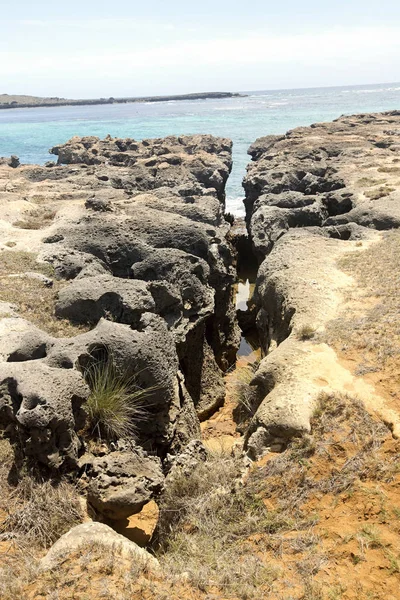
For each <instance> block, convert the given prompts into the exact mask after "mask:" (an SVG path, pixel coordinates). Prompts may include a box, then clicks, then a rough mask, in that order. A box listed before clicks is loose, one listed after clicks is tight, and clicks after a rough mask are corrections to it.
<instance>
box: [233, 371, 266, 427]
mask: <svg viewBox="0 0 400 600" xmlns="http://www.w3.org/2000/svg"><path fill="white" fill-rule="evenodd" d="M258 365H259V363H258V362H257V361H256V362H248V363H247V364H244V365H243V366H238V367H236V369H235V371H234V373H233V375H232V377H231V387H230V395H231V398H232V400H233V402H234V403H235V404H236V407H235V408H234V409H233V418H234V420H235V423H236V424H237V426H238V427H237V428H238V430H239V431H242V432H243V433H244V431H245V430H246V428H247V425H248V423H249V421H250V419H251V418H252V417H253V416H254V414H255V413H256V411H257V409H258V407H259V405H260V402H261V401H262V399H263V398H262V397H261V396H260V392H259V390H258V388H257V386H254V385H251V381H252V379H253V377H254V374H255V372H256V370H257V368H258Z"/></svg>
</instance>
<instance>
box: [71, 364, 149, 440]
mask: <svg viewBox="0 0 400 600" xmlns="http://www.w3.org/2000/svg"><path fill="white" fill-rule="evenodd" d="M83 375H84V377H85V380H86V382H87V384H88V385H89V387H90V390H91V392H90V396H89V398H88V400H87V402H86V405H85V406H86V410H87V413H88V419H89V424H88V427H89V429H90V433H91V435H95V436H96V437H98V438H100V439H106V440H109V441H111V440H115V439H119V438H129V437H135V436H136V435H137V433H138V429H139V425H140V423H142V422H143V421H144V420H146V418H147V417H148V413H147V410H146V405H145V402H144V400H145V398H146V397H147V395H148V394H149V393H150V391H152V390H153V389H154V388H151V389H150V388H147V389H142V388H140V387H139V386H138V385H137V383H136V378H135V376H127V375H126V374H121V373H119V372H118V370H117V368H116V366H115V362H114V360H113V357H112V356H111V355H109V356H108V357H107V358H106V359H105V360H98V361H96V362H94V363H92V364H90V365H89V366H88V367H86V368H84V369H83Z"/></svg>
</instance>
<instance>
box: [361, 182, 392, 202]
mask: <svg viewBox="0 0 400 600" xmlns="http://www.w3.org/2000/svg"><path fill="white" fill-rule="evenodd" d="M395 190H396V188H394V187H391V186H389V185H383V186H381V187H379V188H377V189H373V190H366V191H364V196H366V197H367V198H369V199H370V200H379V198H384V197H385V196H389V194H391V193H392V192H394V191H395Z"/></svg>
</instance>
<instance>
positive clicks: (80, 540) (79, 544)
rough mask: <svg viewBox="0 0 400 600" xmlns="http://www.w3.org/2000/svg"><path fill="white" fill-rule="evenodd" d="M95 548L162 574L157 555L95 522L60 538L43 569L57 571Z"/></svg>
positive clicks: (41, 564)
mask: <svg viewBox="0 0 400 600" xmlns="http://www.w3.org/2000/svg"><path fill="white" fill-rule="evenodd" d="M96 545H98V546H99V547H100V548H102V550H103V551H104V552H105V551H107V552H109V553H113V554H115V555H116V556H117V557H120V560H127V561H129V562H130V563H131V564H134V565H135V566H140V567H141V568H142V569H143V570H145V571H152V572H154V573H157V572H158V571H159V563H158V560H157V559H156V558H154V556H152V555H151V554H149V553H148V552H147V551H146V550H144V549H143V548H140V547H139V546H138V545H137V544H135V543H134V542H131V541H130V540H128V539H127V538H126V537H124V536H123V535H120V534H119V533H116V532H115V531H114V530H113V529H111V527H109V526H108V525H104V523H95V522H89V523H82V524H81V525H76V526H75V527H73V528H72V529H70V530H69V531H68V532H67V533H65V534H64V535H63V536H61V537H60V539H59V540H57V542H56V543H55V544H53V546H52V547H51V548H50V550H49V551H48V552H47V554H46V556H44V558H42V560H41V561H40V567H41V569H42V570H45V571H47V570H51V569H57V568H59V567H60V565H61V564H62V563H63V562H64V561H65V560H67V559H68V558H70V557H71V558H72V557H73V556H75V555H76V553H77V552H85V551H87V552H88V551H90V549H91V548H93V547H96Z"/></svg>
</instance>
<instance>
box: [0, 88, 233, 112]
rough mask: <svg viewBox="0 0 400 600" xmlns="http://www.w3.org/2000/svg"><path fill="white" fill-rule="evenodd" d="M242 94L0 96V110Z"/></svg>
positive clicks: (231, 96) (199, 98) (210, 97)
mask: <svg viewBox="0 0 400 600" xmlns="http://www.w3.org/2000/svg"><path fill="white" fill-rule="evenodd" d="M243 96H244V94H238V93H233V92H201V93H198V94H178V95H172V96H143V97H139V98H134V97H133V98H113V97H111V98H92V99H80V100H69V99H68V98H58V97H53V98H41V97H39V96H24V95H14V96H11V95H9V94H0V109H8V108H38V107H48V106H85V105H89V106H90V105H94V104H127V103H128V102H129V103H131V102H167V101H171V100H175V101H177V100H207V99H210V100H215V99H220V98H222V99H223V98H239V97H243Z"/></svg>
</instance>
